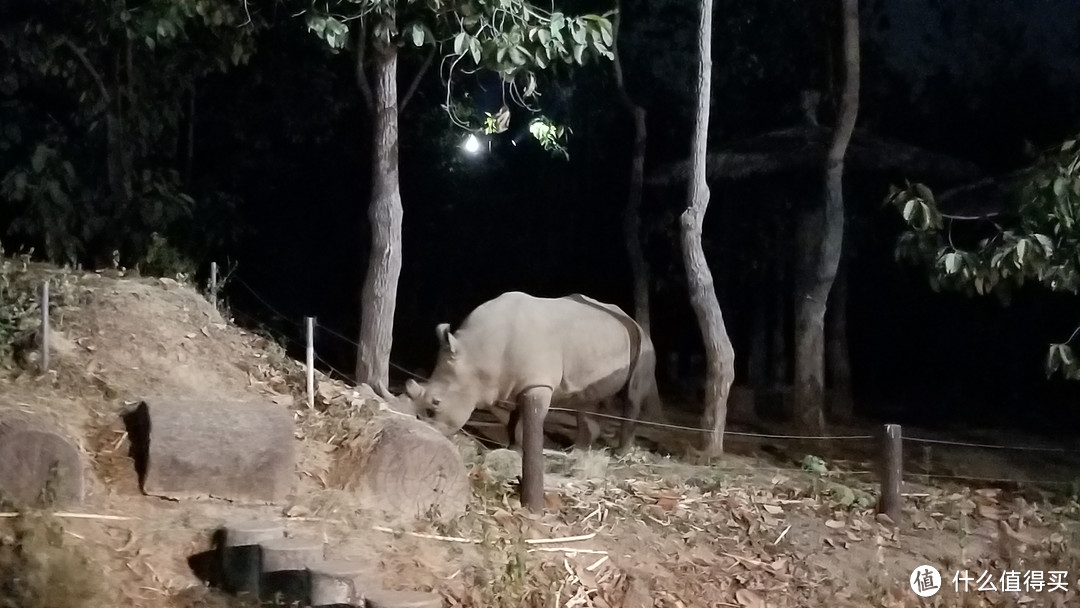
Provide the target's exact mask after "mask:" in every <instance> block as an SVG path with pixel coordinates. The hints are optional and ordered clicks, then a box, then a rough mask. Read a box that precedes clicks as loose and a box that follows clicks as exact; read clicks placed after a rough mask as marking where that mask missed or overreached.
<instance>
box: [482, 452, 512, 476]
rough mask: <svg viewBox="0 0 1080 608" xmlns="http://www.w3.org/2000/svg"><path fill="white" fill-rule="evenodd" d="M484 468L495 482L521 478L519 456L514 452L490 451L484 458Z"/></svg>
mask: <svg viewBox="0 0 1080 608" xmlns="http://www.w3.org/2000/svg"><path fill="white" fill-rule="evenodd" d="M484 468H485V469H487V472H488V473H490V474H491V476H492V477H493V478H495V479H496V480H497V481H510V480H513V479H517V478H518V477H520V476H521V454H519V453H517V452H515V451H514V450H508V449H505V448H503V449H498V450H492V451H490V452H488V453H487V455H486V456H484Z"/></svg>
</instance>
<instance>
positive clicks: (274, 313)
mask: <svg viewBox="0 0 1080 608" xmlns="http://www.w3.org/2000/svg"><path fill="white" fill-rule="evenodd" d="M230 280H231V281H232V282H235V283H236V284H238V285H240V286H241V287H243V288H244V289H245V290H246V291H248V292H249V293H250V294H251V295H252V297H253V298H254V299H255V301H257V302H258V303H259V304H261V306H262V307H263V308H265V309H266V311H267V313H269V315H270V318H271V319H274V320H281V321H285V322H286V323H288V324H290V325H291V326H292V327H296V328H300V329H302V328H303V327H304V324H303V323H302V322H300V321H297V320H295V319H292V318H290V317H289V316H287V315H284V314H282V313H281V312H280V311H279V309H278V308H277V307H275V306H274V305H273V304H271V303H270V301H269V299H268V298H266V297H264V296H262V295H261V294H260V293H258V292H257V291H256V290H255V289H253V288H252V287H251V285H249V284H248V283H247V282H245V281H244V280H243V279H242V278H240V277H239V276H236V274H235V272H234V273H233V274H232V276H231V277H230ZM230 314H234V315H237V316H240V317H243V318H245V319H247V320H248V321H250V322H253V323H254V324H256V325H263V324H262V323H258V322H257V321H256V320H255V319H254V318H253V317H251V316H250V315H247V314H244V313H238V312H237V311H235V310H232V309H230ZM314 326H315V327H316V328H317V331H318V332H319V333H320V334H323V335H327V336H331V337H333V338H335V339H337V340H340V341H342V342H343V343H344V344H347V345H349V346H351V347H353V348H358V347H359V344H358V342H357V341H356V340H353V339H351V338H349V337H347V336H346V335H344V334H343V333H342V332H340V331H338V330H336V329H334V328H332V327H328V326H326V325H324V324H322V323H320V322H319V321H318V319H317V318H316V319H315V322H314ZM275 337H277V338H278V339H280V340H283V341H285V342H287V343H289V344H292V345H293V346H296V347H298V348H301V349H302V348H305V346H306V345H305V344H302V343H301V342H300V340H299V339H298V338H294V337H291V336H288V335H284V334H280V333H277V334H275ZM314 356H315V359H316V360H317V361H318V362H319V363H320V364H321V365H322V366H324V368H325V369H328V370H330V371H331V372H333V373H335V374H337V375H338V376H340V378H341V379H342V380H344V381H348V382H350V383H351V381H352V374H349V373H346V372H344V371H342V370H341V369H338V368H337V367H336V366H334V365H333V364H331V363H330V362H329V361H327V360H326V359H325V358H324V357H322V356H320V355H319V354H318V352H317V351H316V352H315V354H314ZM390 366H391V367H393V368H394V369H396V370H398V371H400V372H402V373H404V374H406V375H408V376H410V377H412V378H415V379H416V380H419V381H421V382H426V381H427V380H428V379H427V378H425V377H423V376H422V375H420V374H417V373H416V372H414V371H412V370H409V369H407V368H405V367H404V366H401V365H398V364H397V363H395V362H393V361H390ZM501 403H502V404H503V405H507V406H510V407H515V406H516V403H512V402H506V401H502V402H501ZM549 411H557V412H567V413H575V414H576V413H577V412H578V410H576V409H573V408H564V407H550V408H549ZM587 414H588V415H589V416H590V417H597V418H604V419H609V420H615V421H627V420H629V419H628V418H625V417H623V416H618V415H615V414H609V413H602V412H594V411H590V412H587ZM631 421H632V422H635V423H636V424H638V425H642V426H647V427H653V428H659V429H665V430H669V431H678V432H686V433H711V432H713V431H712V429H707V428H701V427H692V426H685V425H678V424H671V423H664V422H657V421H651V420H631ZM724 435H725V436H737V437H747V438H755V439H769V440H791V441H879V440H880V439H881V436H879V435H870V434H865V435H820V436H817V435H791V434H770V433H754V432H748V431H730V430H725V431H724ZM473 439H474V440H477V441H479V439H478V438H476V437H473ZM903 441H904V442H905V443H907V442H910V443H914V444H921V445H924V446H935V445H937V446H947V447H957V448H973V449H989V450H1007V451H1015V452H1028V453H1046V454H1080V449H1070V448H1064V447H1047V446H1024V445H1001V444H992V443H980V442H968V441H952V440H945V439H934V438H929V437H917V436H904V437H903ZM635 464H637V463H635ZM650 466H660V467H662V466H663V465H662V463H652V464H651V465H650ZM672 466H687V465H683V464H679V465H672ZM711 468H712V470H714V472H715V467H711ZM752 469H755V467H749V468H748V469H746V470H752ZM756 469H759V470H761V471H775V472H777V473H780V472H790V469H788V470H785V469H781V468H776V467H756ZM738 471H739V470H732V471H731V472H738ZM840 472H841V473H843V474H845V475H875V474H880V471H877V470H869V469H863V470H846V471H840ZM902 475H903V477H904V479H908V480H911V481H920V480H921V481H928V480H931V479H938V480H952V481H967V482H979V483H997V484H1029V485H1048V486H1071V485H1074V483H1075V482H1073V481H1063V480H1060V479H1058V480H1039V479H1012V478H1004V477H984V476H972V475H946V474H937V473H930V472H925V473H923V472H911V471H905V472H903V473H902Z"/></svg>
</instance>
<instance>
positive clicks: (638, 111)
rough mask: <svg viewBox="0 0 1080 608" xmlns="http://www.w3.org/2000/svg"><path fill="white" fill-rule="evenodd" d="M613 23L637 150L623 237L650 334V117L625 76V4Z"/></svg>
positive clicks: (641, 318) (637, 313)
mask: <svg viewBox="0 0 1080 608" xmlns="http://www.w3.org/2000/svg"><path fill="white" fill-rule="evenodd" d="M615 8H616V11H617V12H616V13H615V18H614V21H613V24H614V27H613V30H614V33H615V45H614V48H613V51H614V56H615V59H614V61H613V63H614V68H615V82H616V84H617V85H618V89H619V99H620V101H621V102H622V104H623V106H624V107H625V108H626V111H627V112H629V113H630V117H631V118H632V120H633V135H634V147H633V149H632V151H631V160H630V185H629V190H628V192H627V196H626V210H625V211H624V215H623V232H624V236H623V238H625V239H626V252H627V255H629V257H630V272H631V274H632V275H633V281H634V319H635V320H636V321H637V322H638V325H641V327H643V328H644V329H645V331H646V332H649V326H650V323H649V320H650V319H649V317H650V313H649V264H648V262H647V261H646V259H645V252H644V250H643V249H642V246H641V191H642V187H643V184H644V183H645V150H646V144H647V142H648V139H647V136H648V132H647V131H646V125H647V122H646V118H647V114H646V112H645V108H644V107H643V106H641V105H639V104H637V103H636V102H634V99H633V98H632V97H631V96H630V92H629V91H628V90H627V88H626V79H625V78H624V77H623V64H622V60H621V59H620V58H619V24H620V22H621V21H622V6H621V2H618V1H617V2H616V6H615Z"/></svg>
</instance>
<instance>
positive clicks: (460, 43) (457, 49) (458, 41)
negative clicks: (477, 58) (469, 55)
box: [454, 32, 470, 55]
mask: <svg viewBox="0 0 1080 608" xmlns="http://www.w3.org/2000/svg"><path fill="white" fill-rule="evenodd" d="M469 38H470V36H469V35H468V34H466V33H465V32H460V33H458V35H457V36H454V54H455V55H464V54H465V49H466V48H467V45H468V44H469Z"/></svg>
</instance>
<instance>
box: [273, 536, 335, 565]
mask: <svg viewBox="0 0 1080 608" xmlns="http://www.w3.org/2000/svg"><path fill="white" fill-rule="evenodd" d="M259 546H260V547H261V548H262V571H263V572H281V571H285V570H307V569H308V567H309V566H310V565H311V564H318V563H321V562H323V561H326V556H325V551H326V545H324V544H323V542H322V541H319V540H310V539H306V538H281V539H275V540H271V541H266V542H264V543H259Z"/></svg>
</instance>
